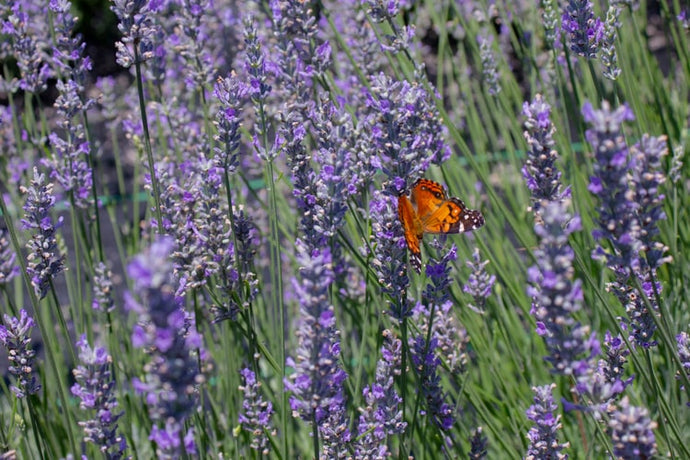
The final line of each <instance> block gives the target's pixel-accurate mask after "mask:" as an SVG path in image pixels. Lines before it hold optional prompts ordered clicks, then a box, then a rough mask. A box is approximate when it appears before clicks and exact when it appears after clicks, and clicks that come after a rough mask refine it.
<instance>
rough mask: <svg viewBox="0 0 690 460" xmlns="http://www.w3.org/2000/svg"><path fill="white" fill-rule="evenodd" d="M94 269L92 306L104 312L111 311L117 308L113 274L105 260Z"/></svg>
mask: <svg viewBox="0 0 690 460" xmlns="http://www.w3.org/2000/svg"><path fill="white" fill-rule="evenodd" d="M93 271H94V273H93V302H92V303H91V307H92V308H93V309H94V310H98V311H101V312H103V313H110V312H112V311H113V310H114V309H115V299H113V281H112V277H113V274H112V272H111V271H110V270H109V269H108V267H107V266H106V265H105V263H103V262H99V263H98V264H96V266H95V267H94V269H93Z"/></svg>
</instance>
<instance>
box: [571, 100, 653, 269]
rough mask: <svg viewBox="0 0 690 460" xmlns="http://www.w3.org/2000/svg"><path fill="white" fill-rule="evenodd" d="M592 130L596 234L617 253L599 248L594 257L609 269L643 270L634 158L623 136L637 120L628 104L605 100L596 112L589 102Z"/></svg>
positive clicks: (588, 119) (585, 110) (591, 186)
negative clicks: (633, 180)
mask: <svg viewBox="0 0 690 460" xmlns="http://www.w3.org/2000/svg"><path fill="white" fill-rule="evenodd" d="M582 114H583V115H584V118H585V121H586V122H587V123H589V125H590V129H588V130H587V132H586V133H585V136H586V138H587V141H589V143H590V144H591V145H592V148H593V150H594V157H595V162H594V176H593V177H592V179H591V181H590V184H589V187H588V188H589V191H590V192H591V193H593V194H594V195H597V196H598V197H599V199H600V200H601V205H600V206H599V218H598V221H599V229H598V230H597V231H596V232H595V233H594V237H595V238H596V239H597V240H602V239H606V240H609V241H610V242H611V243H612V244H613V247H614V250H615V253H606V252H605V251H604V249H603V248H602V247H599V248H598V249H597V250H595V252H594V253H593V257H595V258H598V259H603V260H604V261H606V262H607V264H608V265H609V266H613V267H629V268H630V269H632V270H633V271H634V270H635V269H636V268H637V267H639V259H638V252H639V249H640V242H639V233H640V225H639V222H638V220H637V218H636V216H635V212H636V211H637V208H638V205H637V204H636V203H635V202H634V198H635V197H634V193H633V191H632V190H631V189H630V187H629V182H630V174H629V169H630V159H629V152H628V146H627V144H626V143H625V138H624V137H623V133H622V125H623V122H625V121H628V120H633V119H634V115H633V113H632V111H631V110H630V108H628V106H627V105H622V106H620V107H618V108H617V109H615V110H612V109H611V105H610V104H609V103H608V102H606V101H604V102H603V103H602V106H601V109H600V110H594V108H593V107H592V104H590V103H589V102H586V103H585V105H584V106H583V108H582Z"/></svg>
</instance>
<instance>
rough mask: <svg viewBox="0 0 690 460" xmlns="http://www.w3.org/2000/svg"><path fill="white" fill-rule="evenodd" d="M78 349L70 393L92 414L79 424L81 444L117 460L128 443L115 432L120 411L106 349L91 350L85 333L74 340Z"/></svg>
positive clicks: (110, 459) (111, 459) (96, 348)
mask: <svg viewBox="0 0 690 460" xmlns="http://www.w3.org/2000/svg"><path fill="white" fill-rule="evenodd" d="M77 347H78V348H79V361H80V364H79V366H77V368H76V369H74V370H73V371H72V373H73V374H74V379H75V380H76V383H75V384H74V385H73V386H72V388H71V391H72V394H73V395H75V396H77V397H78V398H79V399H81V402H80V403H79V408H80V409H81V410H84V411H91V412H93V414H95V416H94V417H93V418H91V419H88V420H85V421H81V422H79V426H81V427H82V428H83V429H84V441H86V442H91V443H93V444H95V445H96V446H98V450H99V451H100V452H102V453H103V454H104V455H105V458H107V459H108V460H118V459H120V458H122V457H123V455H124V450H125V449H126V448H127V441H126V440H125V438H124V436H122V435H121V434H118V432H117V421H118V420H119V419H120V417H121V416H122V414H123V412H122V411H117V400H116V399H115V379H114V378H113V375H112V358H111V357H110V355H109V354H108V352H107V351H106V350H105V348H102V347H95V348H91V346H90V345H89V343H88V342H87V341H86V335H85V334H84V335H82V336H81V338H80V339H79V340H78V341H77Z"/></svg>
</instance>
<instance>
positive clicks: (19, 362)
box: [0, 309, 41, 399]
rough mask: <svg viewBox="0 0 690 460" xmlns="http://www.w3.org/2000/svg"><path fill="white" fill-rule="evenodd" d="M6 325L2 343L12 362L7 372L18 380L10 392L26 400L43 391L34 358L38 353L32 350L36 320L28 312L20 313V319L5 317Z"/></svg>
mask: <svg viewBox="0 0 690 460" xmlns="http://www.w3.org/2000/svg"><path fill="white" fill-rule="evenodd" d="M3 318H4V324H3V325H0V342H2V345H3V347H4V348H5V350H6V351H7V359H8V361H9V362H10V365H9V367H8V368H7V371H8V372H9V373H10V374H12V375H13V376H14V377H15V378H16V384H14V385H11V386H10V390H12V393H14V395H15V396H16V397H17V398H20V399H21V398H25V397H26V396H28V395H33V394H36V393H38V392H39V391H40V390H41V384H40V383H39V382H38V379H37V378H36V370H35V369H34V357H35V356H36V351H35V350H33V349H31V348H30V347H29V345H30V344H31V330H32V329H33V327H34V326H35V323H34V320H33V318H32V317H31V316H29V314H28V313H27V312H26V310H24V309H22V310H20V311H19V318H17V317H14V316H9V315H4V317H3Z"/></svg>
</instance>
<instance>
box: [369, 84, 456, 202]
mask: <svg viewBox="0 0 690 460" xmlns="http://www.w3.org/2000/svg"><path fill="white" fill-rule="evenodd" d="M371 80H372V81H371V92H370V93H369V94H368V96H367V104H368V109H369V111H370V114H369V116H368V118H367V119H366V120H365V121H364V123H366V124H367V125H368V126H370V128H369V129H370V130H371V132H372V133H373V137H372V141H373V146H374V147H375V149H376V151H377V152H378V155H379V157H380V159H381V169H382V170H383V172H384V173H385V174H386V176H388V179H389V180H388V182H387V183H386V186H385V191H386V193H388V194H390V195H392V196H395V197H397V196H398V195H400V194H401V193H403V192H405V191H406V189H407V187H406V185H409V184H407V183H406V181H414V180H415V179H417V178H419V176H421V175H422V173H423V172H424V171H426V170H427V168H428V167H429V165H430V164H431V163H438V164H440V163H441V162H442V161H443V160H444V159H445V158H447V154H448V151H449V149H448V146H447V145H446V143H445V141H444V134H445V132H446V131H445V128H444V127H443V124H442V123H441V122H440V117H439V116H438V110H437V109H436V107H435V104H434V103H433V101H432V100H431V97H432V95H430V94H429V93H428V92H427V90H426V89H425V88H424V87H423V86H422V85H421V84H420V83H418V82H413V83H409V82H407V81H395V80H392V79H391V78H390V77H388V76H386V75H385V74H378V75H374V76H373V77H372V78H371ZM401 182H402V184H401ZM401 185H402V187H401Z"/></svg>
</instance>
